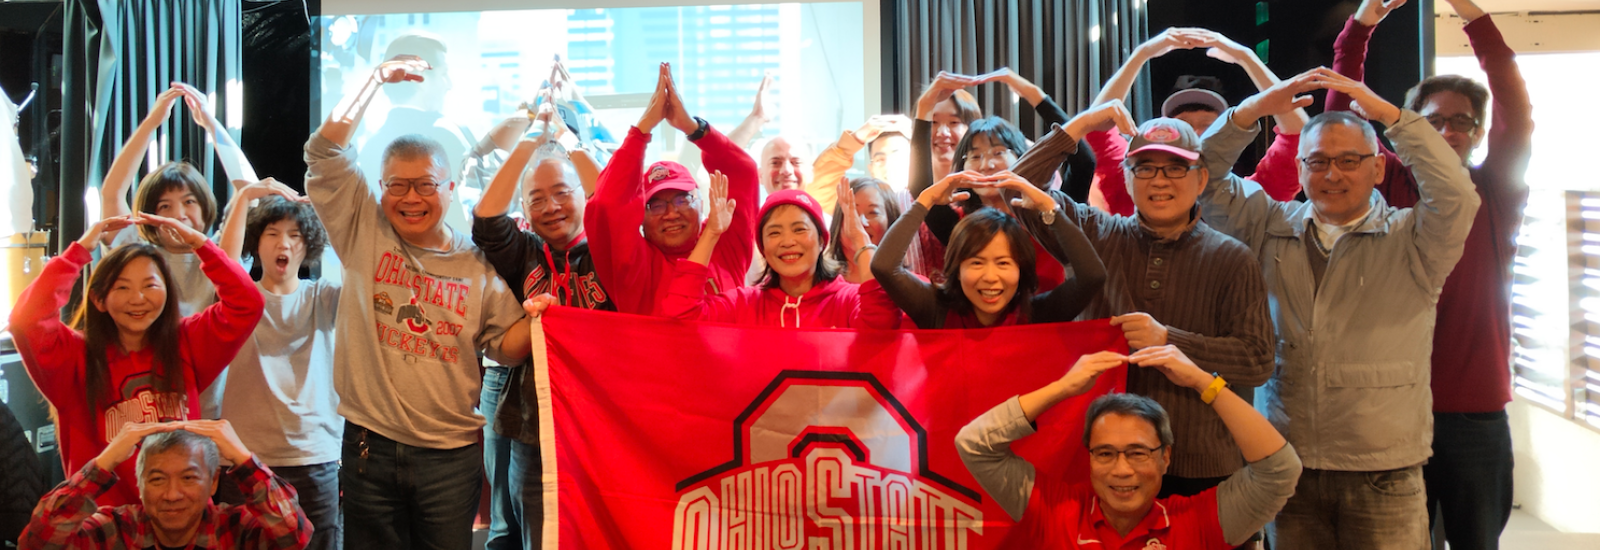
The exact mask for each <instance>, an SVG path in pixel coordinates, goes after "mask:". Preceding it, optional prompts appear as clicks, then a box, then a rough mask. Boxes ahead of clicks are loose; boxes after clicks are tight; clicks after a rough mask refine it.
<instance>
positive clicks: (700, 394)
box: [532, 307, 1127, 550]
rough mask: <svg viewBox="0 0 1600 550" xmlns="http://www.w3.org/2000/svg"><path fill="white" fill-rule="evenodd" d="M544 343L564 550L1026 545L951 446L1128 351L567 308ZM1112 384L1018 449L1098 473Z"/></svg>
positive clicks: (547, 440)
mask: <svg viewBox="0 0 1600 550" xmlns="http://www.w3.org/2000/svg"><path fill="white" fill-rule="evenodd" d="M532 330H533V337H534V350H533V361H534V368H535V369H536V370H535V372H534V373H533V374H534V376H535V378H536V381H537V383H538V385H539V407H540V412H539V420H540V441H541V446H540V447H541V448H540V453H541V458H542V467H543V469H544V475H543V480H544V517H545V524H544V532H543V547H544V548H551V549H554V548H618V549H621V548H660V549H668V548H670V549H684V550H688V549H695V550H701V549H704V550H722V549H728V550H731V549H751V550H754V549H763V550H790V549H807V550H812V549H815V550H821V549H832V550H842V549H873V548H886V549H889V548H906V549H911V548H915V549H928V550H932V549H943V548H950V549H955V548H961V549H967V548H971V549H986V548H1002V547H1006V548H1031V547H1033V546H1032V545H1031V544H1030V542H1031V541H1027V540H1021V539H1022V538H1023V535H1024V533H1022V532H1021V531H1020V530H1015V532H1014V530H1012V529H1011V527H1012V526H1013V522H1012V521H1011V519H1010V517H1009V516H1007V515H1006V513H1005V512H1004V511H1003V510H1001V509H1000V508H999V506H997V505H996V504H995V503H994V501H993V499H991V498H989V497H988V495H986V494H983V492H982V489H981V488H980V487H979V485H978V483H977V481H976V480H975V479H973V478H972V476H971V474H969V473H968V472H967V470H966V467H965V466H964V465H963V464H962V463H961V460H960V458H959V456H958V455H957V454H956V451H955V445H954V440H955V434H956V432H958V431H960V429H961V427H962V426H964V425H966V424H967V422H969V421H971V420H972V419H973V418H976V417H977V416H979V415H981V414H982V413H983V412H985V411H987V410H988V409H990V408H991V407H993V406H995V405H997V404H999V403H1000V402H1001V401H1003V400H1005V399H1007V398H1010V397H1012V396H1015V395H1018V394H1021V393H1026V392H1029V391H1033V390H1035V389H1038V388H1039V387H1041V386H1043V385H1045V384H1047V383H1049V382H1051V381H1054V380H1057V379H1059V378H1061V376H1062V375H1063V374H1065V373H1066V371H1067V370H1068V369H1069V368H1070V367H1071V366H1072V364H1073V363H1074V362H1076V361H1077V359H1078V358H1079V357H1080V356H1082V355H1084V354H1086V353H1093V352H1096V351H1102V350H1108V349H1119V350H1123V351H1125V350H1126V349H1127V344H1126V342H1125V341H1124V340H1123V338H1122V332H1121V331H1120V330H1116V329H1114V328H1112V327H1111V326H1110V325H1109V324H1108V323H1107V322H1106V321H1090V322H1083V323H1060V324H1048V325H1027V326H1021V327H1005V328H999V329H986V330H945V331H849V330H834V329H779V328H775V327H746V326H734V325H723V324H712V323H693V322H682V321H675V320H669V319H662V318H654V317H643V316H635V315H625V314H618V313H610V312H596V311H589V310H581V309H574V308H564V307H554V308H551V309H550V310H549V311H547V312H546V313H545V314H544V316H543V318H542V319H541V320H540V321H538V322H535V323H534V326H533V328H532ZM1113 373H1114V374H1113ZM1113 373H1108V375H1106V376H1101V377H1100V379H1099V381H1098V383H1097V385H1096V387H1095V388H1094V389H1093V390H1091V391H1090V392H1089V394H1088V395H1086V396H1084V397H1082V398H1075V399H1074V400H1072V401H1069V402H1067V403H1063V404H1061V405H1059V406H1057V407H1056V408H1054V409H1052V410H1051V411H1050V412H1048V413H1047V414H1046V416H1045V417H1044V418H1042V419H1041V420H1040V422H1039V423H1038V424H1039V427H1040V431H1039V433H1037V434H1035V435H1034V436H1032V437H1029V438H1027V439H1024V440H1022V441H1018V442H1017V443H1016V444H1014V445H1013V449H1014V450H1015V451H1016V452H1017V453H1018V454H1019V455H1021V456H1023V457H1024V458H1027V459H1029V460H1030V461H1032V462H1033V463H1034V464H1035V465H1036V468H1038V469H1039V470H1040V471H1046V472H1059V473H1062V474H1066V475H1072V474H1078V475H1085V476H1086V475H1087V471H1088V455H1087V453H1085V452H1083V443H1082V430H1083V422H1082V416H1083V411H1084V409H1085V408H1086V407H1087V406H1088V403H1089V402H1090V401H1091V400H1092V399H1093V397H1094V396H1096V395H1099V394H1104V393H1108V392H1112V391H1121V388H1122V385H1123V380H1124V377H1123V375H1122V371H1120V370H1118V371H1113Z"/></svg>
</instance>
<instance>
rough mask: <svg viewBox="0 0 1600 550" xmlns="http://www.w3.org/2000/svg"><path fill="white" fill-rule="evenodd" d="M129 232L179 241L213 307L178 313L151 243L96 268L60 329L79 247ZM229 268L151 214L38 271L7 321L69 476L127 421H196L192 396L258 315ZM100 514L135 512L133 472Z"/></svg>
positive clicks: (93, 232) (190, 234)
mask: <svg viewBox="0 0 1600 550" xmlns="http://www.w3.org/2000/svg"><path fill="white" fill-rule="evenodd" d="M132 225H138V226H140V228H141V229H153V230H155V231H156V232H158V233H159V234H160V235H161V237H162V239H163V240H165V241H170V242H173V243H181V244H182V245H184V246H187V247H189V248H190V249H191V250H193V251H194V253H195V255H196V256H198V257H199V258H200V267H201V269H203V270H204V272H205V274H206V277H208V278H209V279H210V280H211V282H212V284H214V285H216V288H217V290H218V292H217V297H218V302H217V303H215V304H212V305H210V306H208V307H206V309H205V310H203V311H201V312H199V313H196V314H194V315H191V316H188V317H183V316H182V315H181V314H180V313H179V311H178V304H179V302H180V301H181V300H182V292H181V291H180V290H179V289H177V288H175V287H173V286H172V285H171V281H172V280H173V277H172V275H173V274H172V271H171V270H170V269H168V266H167V263H166V260H165V258H164V256H163V254H161V252H160V251H159V250H158V249H157V248H156V246H155V245H151V244H146V243H134V244H128V245H124V246H122V247H119V248H117V249H115V250H112V251H111V252H110V253H108V254H106V255H105V256H104V257H102V258H101V259H100V263H99V264H98V265H96V266H95V268H94V271H93V273H91V274H90V275H89V284H88V286H87V288H86V289H85V296H84V299H83V301H82V303H81V304H80V305H79V309H78V313H77V320H76V322H75V323H74V327H71V328H69V327H68V326H67V325H65V324H63V323H62V322H61V319H60V311H61V308H63V307H65V306H66V304H67V301H68V298H69V296H70V295H71V293H72V285H73V283H74V282H75V281H77V279H78V276H79V274H80V273H81V272H82V270H83V267H84V266H85V265H88V263H89V261H90V260H91V258H90V255H89V249H90V248H91V247H93V246H94V245H95V243H97V242H98V241H99V239H100V237H101V235H103V234H105V233H107V232H115V231H118V230H121V229H123V228H126V227H129V226H132ZM254 287H255V283H254V282H253V281H251V280H250V276H249V274H247V273H245V271H244V269H243V268H242V267H240V266H239V264H238V263H236V262H233V261H231V260H229V259H228V257H227V255H226V254H224V253H223V251H222V249H221V248H218V247H217V245H216V244H215V243H212V242H211V241H210V240H208V239H206V236H205V235H204V234H201V233H200V232H199V231H196V230H195V229H194V228H193V227H191V226H190V225H189V224H187V223H183V222H179V221H177V220H173V219H172V218H166V217H161V216H154V215H148V214H146V215H143V216H139V217H127V216H113V217H108V218H105V219H103V220H101V221H99V222H98V223H96V224H94V226H92V227H90V228H89V230H88V231H86V232H84V235H83V237H82V238H81V239H79V240H78V241H77V242H75V243H73V244H72V245H70V246H68V247H67V250H66V251H65V252H63V253H62V254H61V255H60V256H57V257H56V258H55V259H52V260H50V262H49V263H48V264H46V265H45V269H44V272H42V273H40V274H39V278H38V279H36V280H34V282H33V283H32V284H30V285H28V288H27V289H25V290H24V291H23V293H22V296H21V297H20V298H19V299H18V300H17V308H16V309H15V310H13V311H12V312H11V329H12V331H13V333H14V335H15V338H16V343H17V351H18V352H20V353H21V354H22V364H23V366H25V367H26V368H27V369H28V375H29V376H30V377H32V378H33V381H34V383H35V384H37V385H38V386H39V391H40V392H41V393H43V394H44V396H45V398H46V399H49V400H50V404H51V405H52V406H53V407H55V409H56V411H57V419H56V423H57V426H58V427H59V431H58V434H59V437H60V445H61V456H62V461H63V462H64V463H65V468H66V471H68V472H76V471H78V470H80V469H82V468H83V465H84V464H85V463H86V462H88V461H90V460H94V457H95V456H97V455H99V454H100V451H102V450H104V448H105V446H106V444H107V443H109V442H110V441H111V438H113V437H116V435H117V434H118V433H119V432H121V431H122V426H123V425H124V424H127V423H130V422H134V423H137V422H165V421H170V420H198V419H199V418H200V392H201V391H202V390H204V389H205V388H206V387H208V386H210V385H211V383H212V382H213V381H215V380H216V378H217V376H218V375H219V374H221V372H222V369H223V368H225V367H227V366H228V362H229V361H230V360H232V359H233V357H234V355H235V354H237V353H238V352H239V347H240V346H242V345H244V342H245V340H246V339H248V338H249V337H250V333H251V331H253V330H255V328H256V322H257V321H258V320H259V319H260V317H261V308H262V299H261V294H260V293H258V292H256V290H255V288H254ZM117 476H118V477H119V478H120V479H122V480H123V482H122V483H119V484H118V485H117V486H116V487H114V488H113V489H112V490H111V491H109V492H107V493H105V494H104V495H101V496H100V497H99V499H98V503H99V504H101V505H110V506H120V505H123V504H135V503H138V502H139V491H138V487H137V486H136V484H135V481H136V480H137V479H138V478H137V477H136V475H135V472H134V464H133V463H132V462H125V463H123V464H122V465H121V466H119V467H118V468H117Z"/></svg>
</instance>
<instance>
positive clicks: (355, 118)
mask: <svg viewBox="0 0 1600 550" xmlns="http://www.w3.org/2000/svg"><path fill="white" fill-rule="evenodd" d="M430 68H432V67H430V66H429V65H428V62H427V61H423V60H422V58H421V57H417V56H415V55H404V54H401V55H396V56H394V57H393V58H391V59H389V60H388V61H384V62H383V63H380V64H378V67H377V68H375V69H373V70H372V75H371V76H369V77H367V81H366V82H365V83H363V84H362V85H361V89H360V90H359V91H357V92H356V93H355V95H352V96H349V97H346V98H344V99H343V100H341V101H340V102H339V104H338V105H337V106H335V107H334V108H333V111H332V112H330V113H328V119H327V120H324V121H323V122H322V126H321V127H319V128H317V134H318V135H321V136H322V137H324V138H327V139H328V141H332V142H333V143H334V145H337V146H338V147H339V148H341V149H342V148H345V147H349V146H350V139H351V138H352V137H354V136H355V133H356V128H357V127H360V126H361V118H362V117H363V116H365V115H366V113H367V106H368V105H370V104H371V103H372V98H373V97H376V96H377V94H378V88H380V87H382V86H383V85H384V84H393V83H396V82H406V81H410V82H422V80H423V75H422V73H423V71H427V70H428V69H430Z"/></svg>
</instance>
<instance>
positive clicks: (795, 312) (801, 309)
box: [662, 260, 861, 328]
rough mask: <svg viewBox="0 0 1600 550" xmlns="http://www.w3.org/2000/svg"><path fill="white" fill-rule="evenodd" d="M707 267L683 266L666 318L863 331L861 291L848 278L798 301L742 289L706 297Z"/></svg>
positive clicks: (665, 306)
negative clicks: (861, 329) (857, 328)
mask: <svg viewBox="0 0 1600 550" xmlns="http://www.w3.org/2000/svg"><path fill="white" fill-rule="evenodd" d="M708 275H710V270H708V269H707V268H706V266H703V265H700V264H697V263H694V262H691V261H689V260H678V265H677V268H676V269H675V270H674V271H673V276H672V283H671V284H670V285H669V286H670V288H671V292H670V293H669V294H667V299H666V301H665V303H664V304H663V306H662V309H663V312H662V314H663V315H665V316H667V317H674V318H678V319H685V320H701V321H715V322H719V323H734V324H739V325H757V326H764V327H787V328H854V327H857V326H859V325H860V323H859V322H858V316H859V315H860V310H861V300H860V298H859V297H858V296H859V295H858V293H857V290H858V288H859V285H856V284H852V283H847V282H845V281H844V280H843V279H842V278H838V277H835V278H834V279H833V280H830V281H826V282H823V283H820V284H818V285H816V286H813V287H811V290H810V291H808V292H806V293H805V294H803V295H801V296H800V297H798V298H796V297H793V296H789V295H788V294H787V293H785V292H784V291H783V290H781V289H777V288H761V287H753V286H746V287H739V288H735V289H733V290H728V291H725V292H723V293H722V294H706V292H705V286H706V285H705V280H706V277H707V276H708Z"/></svg>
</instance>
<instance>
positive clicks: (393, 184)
mask: <svg viewBox="0 0 1600 550" xmlns="http://www.w3.org/2000/svg"><path fill="white" fill-rule="evenodd" d="M413 189H415V190H416V191H417V196H421V197H432V196H434V195H436V194H438V193H439V184H438V183H436V182H431V181H427V180H423V181H394V180H390V181H387V182H384V184H383V192H384V193H388V194H389V196H391V197H404V196H406V194H407V193H410V192H411V190H413Z"/></svg>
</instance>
